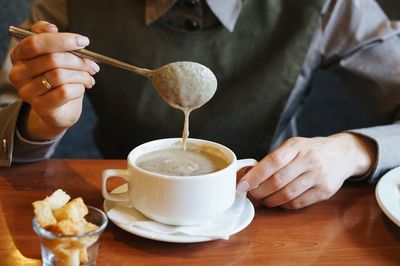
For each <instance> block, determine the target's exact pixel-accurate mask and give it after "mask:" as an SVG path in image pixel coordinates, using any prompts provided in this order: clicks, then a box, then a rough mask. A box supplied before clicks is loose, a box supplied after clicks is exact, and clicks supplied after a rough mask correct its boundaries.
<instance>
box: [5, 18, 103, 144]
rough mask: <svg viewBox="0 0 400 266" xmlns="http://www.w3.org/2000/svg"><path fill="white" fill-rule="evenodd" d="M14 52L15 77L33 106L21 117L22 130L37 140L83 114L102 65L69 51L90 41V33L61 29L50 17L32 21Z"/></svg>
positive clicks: (61, 129)
mask: <svg viewBox="0 0 400 266" xmlns="http://www.w3.org/2000/svg"><path fill="white" fill-rule="evenodd" d="M32 31H33V32H35V33H39V34H36V35H34V36H30V37H27V38H25V39H23V40H22V41H21V42H20V43H19V44H18V46H16V47H15V49H14V50H13V51H12V53H11V61H12V63H13V67H12V69H11V70H10V73H9V79H10V81H11V83H12V84H13V85H14V86H15V88H16V89H17V91H18V94H19V97H20V98H21V99H22V100H23V101H24V102H26V103H28V104H29V105H28V106H29V108H28V109H27V112H26V113H25V116H24V117H23V118H21V117H20V118H19V119H20V121H19V130H20V131H21V133H22V134H23V135H24V137H26V138H28V139H31V140H50V139H54V138H57V137H58V136H59V135H61V134H62V133H63V132H64V131H65V130H66V129H67V128H69V127H71V126H72V125H73V124H75V123H76V121H77V120H78V119H79V117H80V114H81V111H82V100H83V95H84V93H85V88H86V89H90V88H92V87H93V85H94V83H95V80H94V78H93V77H92V75H94V74H96V73H97V72H98V71H99V69H100V68H99V66H98V65H97V64H96V63H94V62H92V61H90V60H87V59H82V58H80V57H78V56H76V55H74V54H72V53H69V52H68V51H72V50H77V49H82V48H84V47H86V46H87V45H88V44H89V39H88V38H87V37H84V36H81V35H79V34H74V33H58V29H57V27H56V26H55V25H53V24H50V23H48V22H45V21H40V22H37V23H36V24H34V25H33V26H32Z"/></svg>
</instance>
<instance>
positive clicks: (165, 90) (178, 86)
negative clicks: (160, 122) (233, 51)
mask: <svg viewBox="0 0 400 266" xmlns="http://www.w3.org/2000/svg"><path fill="white" fill-rule="evenodd" d="M148 77H149V78H150V79H151V80H152V82H153V85H154V87H155V88H156V90H157V91H158V93H159V94H160V96H161V97H162V98H163V99H164V100H165V101H166V102H167V103H168V104H169V105H171V106H172V107H174V108H178V109H196V108H199V107H200V106H202V105H203V104H205V103H206V102H208V101H209V100H210V99H211V97H212V96H213V95H214V93H215V91H216V90H217V78H216V77H215V75H214V73H213V72H212V71H211V70H210V69H209V68H207V67H206V66H204V65H202V64H199V63H195V62H188V61H180V62H173V63H170V64H167V65H165V66H163V67H160V68H158V69H156V70H153V71H151V74H149V75H148Z"/></svg>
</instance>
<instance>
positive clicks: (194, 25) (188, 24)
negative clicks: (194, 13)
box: [184, 19, 200, 31]
mask: <svg viewBox="0 0 400 266" xmlns="http://www.w3.org/2000/svg"><path fill="white" fill-rule="evenodd" d="M184 26H185V29H187V30H190V31H194V30H198V29H199V28H200V24H199V23H198V22H197V21H195V20H191V19H187V20H186V21H185V24H184Z"/></svg>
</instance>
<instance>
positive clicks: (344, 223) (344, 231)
mask: <svg viewBox="0 0 400 266" xmlns="http://www.w3.org/2000/svg"><path fill="white" fill-rule="evenodd" d="M125 167H126V161H122V160H48V161H42V162H39V163H33V164H23V165H14V166H12V167H10V168H2V169H0V258H1V262H0V264H1V265H18V264H20V265H40V242H39V239H38V237H37V236H36V235H35V233H34V232H33V230H32V227H31V220H32V217H33V211H32V206H31V203H32V202H33V201H35V200H38V199H42V198H44V197H45V196H47V195H49V194H50V193H51V192H53V191H54V190H55V189H57V188H62V189H64V190H65V191H66V192H67V193H69V194H70V195H71V196H72V197H77V196H81V197H83V199H84V200H85V202H86V203H87V204H89V205H93V206H96V207H99V208H101V206H102V203H103V198H102V196H101V192H100V179H101V178H100V176H101V171H102V170H104V169H106V168H125ZM120 184H121V182H120V181H119V180H113V181H112V182H111V186H110V188H109V189H112V188H113V187H116V186H118V185H120ZM374 190H375V187H374V186H372V185H366V184H359V183H358V184H346V185H345V186H344V187H343V188H342V189H341V190H340V191H339V192H338V193H337V194H336V195H335V196H333V197H332V198H331V199H329V200H328V201H325V202H321V203H318V204H316V205H314V206H311V207H308V208H305V209H302V210H297V211H288V210H282V209H279V208H276V209H267V208H263V207H259V206H256V216H255V218H254V220H253V222H252V223H251V224H250V225H249V227H247V228H246V229H245V230H243V231H241V232H239V233H237V234H236V235H233V236H232V237H231V238H230V239H229V240H228V241H225V240H216V241H211V242H205V243H194V244H173V243H163V242H157V241H152V240H148V239H144V238H141V237H137V236H135V235H132V234H129V233H126V232H125V231H123V230H122V229H120V228H118V227H117V226H115V225H113V224H112V223H110V224H109V225H108V227H107V229H106V231H105V233H104V234H103V235H102V237H101V244H100V249H99V255H98V262H97V263H98V265H175V266H176V265H349V264H351V265H399V264H400V229H399V228H398V227H397V226H396V225H395V224H394V223H392V222H391V221H390V220H389V219H388V218H387V217H386V216H385V215H384V214H383V213H382V211H381V210H380V209H379V206H378V205H377V203H376V200H375V195H374Z"/></svg>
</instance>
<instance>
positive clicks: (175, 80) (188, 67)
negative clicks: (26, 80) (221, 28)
mask: <svg viewBox="0 0 400 266" xmlns="http://www.w3.org/2000/svg"><path fill="white" fill-rule="evenodd" d="M8 34H9V35H10V36H13V37H15V38H18V39H20V40H22V39H24V38H26V37H29V36H32V35H34V34H35V33H33V32H31V31H27V30H24V29H21V28H18V27H14V26H10V27H9V29H8ZM71 53H73V54H75V55H77V56H80V57H83V58H87V59H90V60H92V61H95V62H97V63H104V64H108V65H111V66H115V67H118V68H122V69H125V70H128V71H131V72H133V73H136V74H139V75H142V76H145V77H147V78H149V79H151V81H152V83H153V85H154V87H155V88H156V89H157V91H158V93H159V94H160V95H161V97H162V98H163V99H164V100H165V101H166V102H167V103H168V104H169V105H171V106H172V107H174V108H179V109H182V110H193V109H196V108H198V107H200V106H202V105H203V104H204V103H206V102H207V101H209V100H210V99H211V97H212V96H213V95H214V93H215V91H216V89H217V79H216V77H215V75H214V74H213V73H212V71H211V70H210V69H209V68H207V67H206V66H204V65H201V64H199V63H195V62H188V61H181V62H173V63H170V64H167V65H165V66H162V67H160V68H158V69H155V70H149V69H146V68H140V67H137V66H134V65H131V64H128V63H125V62H122V61H119V60H117V59H114V58H111V57H108V56H105V55H102V54H99V53H96V52H93V51H89V50H86V49H80V50H75V51H71Z"/></svg>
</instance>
